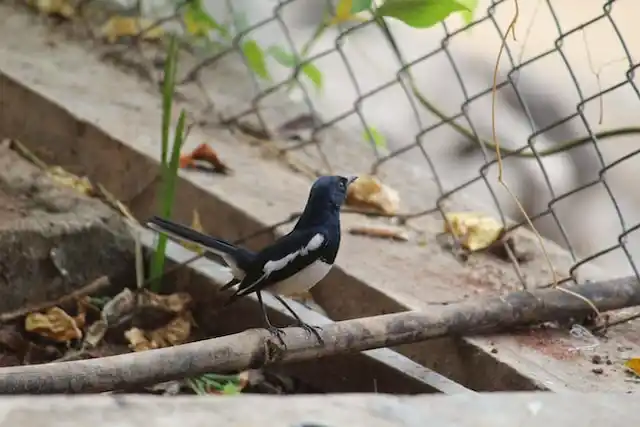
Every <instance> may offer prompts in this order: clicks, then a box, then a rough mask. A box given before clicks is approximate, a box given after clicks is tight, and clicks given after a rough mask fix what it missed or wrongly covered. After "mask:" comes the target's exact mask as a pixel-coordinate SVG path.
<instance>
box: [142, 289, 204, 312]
mask: <svg viewBox="0 0 640 427" xmlns="http://www.w3.org/2000/svg"><path fill="white" fill-rule="evenodd" d="M140 297H141V298H140V305H151V306H154V307H160V308H162V309H164V310H165V311H168V312H171V313H176V314H179V313H182V312H184V311H186V310H187V308H188V307H189V304H191V301H192V299H191V295H189V294H188V293H186V292H176V293H173V294H169V295H160V294H156V293H154V292H151V291H148V290H146V289H145V290H144V291H143V292H142V293H141V295H140Z"/></svg>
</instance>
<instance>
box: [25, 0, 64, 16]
mask: <svg viewBox="0 0 640 427" xmlns="http://www.w3.org/2000/svg"><path fill="white" fill-rule="evenodd" d="M27 4H28V5H29V6H31V7H34V8H35V9H37V10H38V12H40V13H44V14H47V15H57V16H61V17H63V18H67V19H70V18H72V17H73V16H74V15H75V13H76V11H75V8H74V7H73V6H72V5H71V4H70V2H69V0H27Z"/></svg>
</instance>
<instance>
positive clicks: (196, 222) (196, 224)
mask: <svg viewBox="0 0 640 427" xmlns="http://www.w3.org/2000/svg"><path fill="white" fill-rule="evenodd" d="M191 228H193V229H194V230H196V231H199V232H201V233H204V229H203V228H202V223H201V222H200V214H199V213H198V211H197V210H195V209H194V210H193V219H192V220H191ZM180 244H181V245H182V246H184V247H185V248H187V249H189V250H190V251H193V252H195V253H197V254H199V255H202V254H203V253H204V249H202V248H201V247H200V246H198V245H196V244H195V243H191V242H180Z"/></svg>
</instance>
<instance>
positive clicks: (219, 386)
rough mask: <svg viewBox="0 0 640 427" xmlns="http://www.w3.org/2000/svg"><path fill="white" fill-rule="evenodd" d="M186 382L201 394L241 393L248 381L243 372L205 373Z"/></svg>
mask: <svg viewBox="0 0 640 427" xmlns="http://www.w3.org/2000/svg"><path fill="white" fill-rule="evenodd" d="M186 383H187V385H189V387H191V389H192V390H193V391H194V392H195V393H196V394H199V395H207V394H240V393H241V392H242V389H244V387H245V386H246V385H247V381H246V379H244V378H242V374H238V375H220V374H203V375H200V376H199V377H196V378H189V379H187V380H186Z"/></svg>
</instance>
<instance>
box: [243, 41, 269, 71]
mask: <svg viewBox="0 0 640 427" xmlns="http://www.w3.org/2000/svg"><path fill="white" fill-rule="evenodd" d="M242 52H243V53H244V56H245V57H246V58H247V62H248V63H249V68H251V71H253V72H254V73H256V74H257V75H258V76H259V77H261V78H263V79H265V80H270V79H271V75H270V74H269V70H268V69H267V62H266V61H265V59H264V52H263V51H262V48H261V47H260V46H259V45H258V43H256V42H255V41H253V40H249V41H247V42H244V43H243V44H242Z"/></svg>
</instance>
